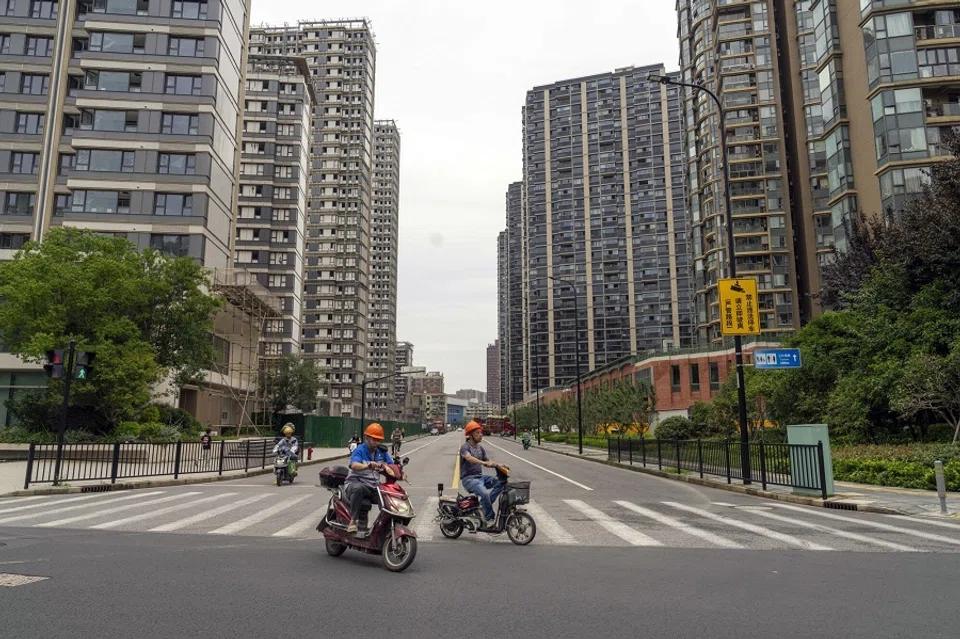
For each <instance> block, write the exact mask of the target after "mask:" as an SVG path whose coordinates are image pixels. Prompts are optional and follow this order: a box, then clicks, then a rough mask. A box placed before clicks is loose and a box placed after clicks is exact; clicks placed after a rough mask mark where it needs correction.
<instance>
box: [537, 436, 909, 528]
mask: <svg viewBox="0 0 960 639" xmlns="http://www.w3.org/2000/svg"><path fill="white" fill-rule="evenodd" d="M536 448H537V450H543V451H546V452H548V453H554V454H555V455H564V456H566V457H572V458H574V459H582V460H584V461H589V462H594V463H597V464H603V465H604V466H613V467H614V468H621V469H623V470H632V471H634V472H637V473H644V474H646V475H653V476H654V477H662V478H663V479H672V480H674V481H681V482H684V483H687V484H695V485H697V486H706V487H707V488H716V489H718V490H726V491H728V492H732V493H738V494H741V495H751V496H753V497H763V498H765V499H773V500H775V501H783V502H788V503H791V504H800V505H803V506H816V507H818V508H827V509H832V510H856V511H858V512H868V513H878V514H881V515H913V514H914V513H911V512H909V511H906V510H899V509H896V508H890V507H888V506H874V505H872V504H855V503H847V502H843V501H830V500H829V499H828V500H826V501H824V500H823V499H821V498H819V497H805V496H803V495H790V494H787V493H780V492H775V491H772V490H763V489H762V488H753V487H751V486H738V485H736V484H721V483H720V482H715V481H712V480H709V479H700V478H699V477H691V476H689V475H684V474H679V475H678V474H677V473H670V472H667V471H664V470H657V469H654V468H644V467H643V466H629V465H624V464H622V463H619V462H615V461H611V460H609V459H595V458H592V457H584V456H582V455H578V454H575V453H565V452H563V451H561V450H555V449H552V448H544V447H543V446H537V447H536Z"/></svg>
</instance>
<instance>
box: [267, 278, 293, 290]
mask: <svg viewBox="0 0 960 639" xmlns="http://www.w3.org/2000/svg"><path fill="white" fill-rule="evenodd" d="M287 281H288V280H287V276H286V275H270V276H269V277H268V278H267V286H269V287H270V288H283V287H285V286H286V285H287Z"/></svg>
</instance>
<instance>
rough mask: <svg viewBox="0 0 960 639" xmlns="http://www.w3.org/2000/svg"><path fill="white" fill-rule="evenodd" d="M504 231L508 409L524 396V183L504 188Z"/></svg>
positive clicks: (503, 373) (503, 377)
mask: <svg viewBox="0 0 960 639" xmlns="http://www.w3.org/2000/svg"><path fill="white" fill-rule="evenodd" d="M505 206H506V222H507V230H506V231H504V232H503V233H501V238H502V241H501V242H500V244H499V245H498V251H499V254H500V261H499V264H500V268H499V271H498V275H499V291H498V294H499V298H500V302H499V303H500V309H499V316H500V326H499V332H498V335H499V346H500V386H501V388H502V390H501V398H500V405H501V406H502V407H504V408H505V407H507V406H509V405H511V404H513V403H515V402H519V401H522V400H523V397H524V371H525V370H527V361H526V357H527V356H526V353H527V350H526V348H525V344H526V335H527V334H528V331H527V329H526V326H525V324H524V309H525V306H526V299H525V296H524V293H523V291H524V281H525V273H524V265H525V261H524V254H525V253H524V238H523V232H524V226H523V182H514V183H513V184H511V185H510V186H508V187H507V193H506V196H505Z"/></svg>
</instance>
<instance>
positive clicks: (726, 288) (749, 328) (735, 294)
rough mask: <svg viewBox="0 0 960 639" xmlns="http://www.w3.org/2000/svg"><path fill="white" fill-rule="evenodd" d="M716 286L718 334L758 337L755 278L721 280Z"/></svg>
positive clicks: (758, 324) (758, 321)
mask: <svg viewBox="0 0 960 639" xmlns="http://www.w3.org/2000/svg"><path fill="white" fill-rule="evenodd" d="M717 286H718V288H719V290H720V333H721V334H722V335H759V334H760V309H759V308H757V280H756V278H754V277H737V278H731V279H722V280H720V281H719V282H718V283H717Z"/></svg>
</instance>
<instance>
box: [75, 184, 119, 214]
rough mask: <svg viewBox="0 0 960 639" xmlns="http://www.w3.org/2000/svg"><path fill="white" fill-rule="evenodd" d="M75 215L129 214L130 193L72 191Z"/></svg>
mask: <svg viewBox="0 0 960 639" xmlns="http://www.w3.org/2000/svg"><path fill="white" fill-rule="evenodd" d="M70 210H71V211H73V212H75V213H129V212H130V191H79V190H78V191H74V192H73V202H72V203H71V207H70Z"/></svg>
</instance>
